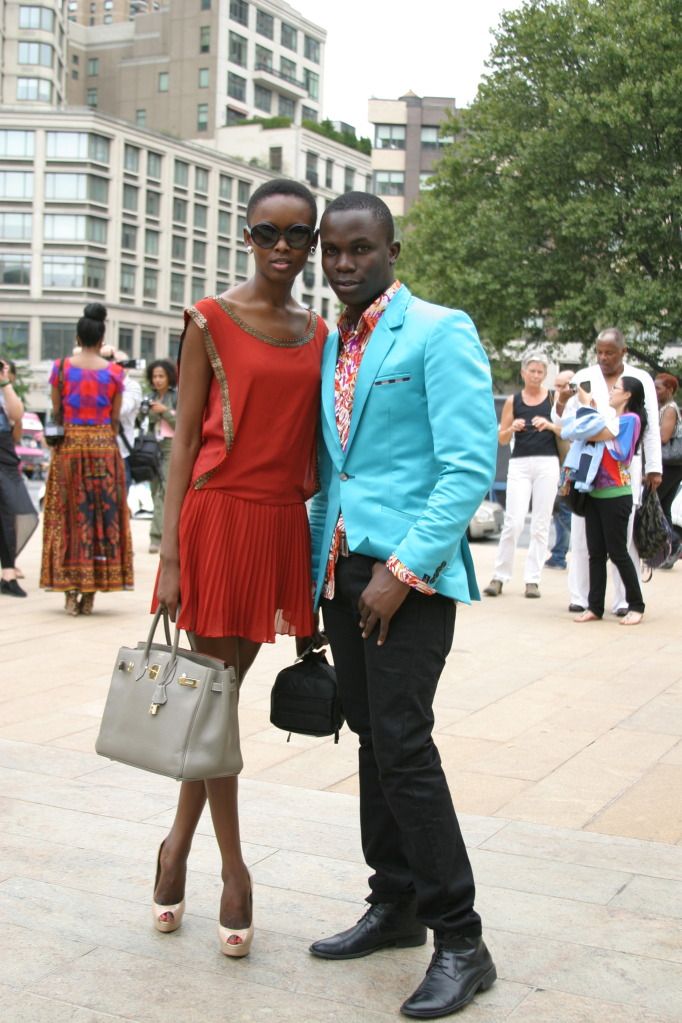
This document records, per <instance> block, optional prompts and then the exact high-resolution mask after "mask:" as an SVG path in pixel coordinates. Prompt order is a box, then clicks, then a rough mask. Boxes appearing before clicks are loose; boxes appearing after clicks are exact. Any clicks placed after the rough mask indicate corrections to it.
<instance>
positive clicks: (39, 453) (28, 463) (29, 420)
mask: <svg viewBox="0 0 682 1023" xmlns="http://www.w3.org/2000/svg"><path fill="white" fill-rule="evenodd" d="M16 452H17V455H18V456H19V458H20V460H21V466H20V468H21V469H22V471H23V472H24V474H25V475H26V476H29V477H30V478H31V479H42V478H43V476H44V474H45V473H46V472H47V467H48V465H49V462H50V452H49V449H48V448H47V446H46V445H45V434H44V432H43V424H42V423H41V421H40V419H39V417H38V416H37V415H36V414H35V412H24V414H23V416H22V418H21V440H20V441H19V443H18V444H17V445H16Z"/></svg>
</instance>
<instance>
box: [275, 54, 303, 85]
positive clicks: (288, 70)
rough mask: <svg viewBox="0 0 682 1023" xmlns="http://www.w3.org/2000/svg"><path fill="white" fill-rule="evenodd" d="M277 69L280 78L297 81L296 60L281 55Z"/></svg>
mask: <svg viewBox="0 0 682 1023" xmlns="http://www.w3.org/2000/svg"><path fill="white" fill-rule="evenodd" d="M279 70H280V72H281V74H282V78H284V79H286V81H288V82H297V81H298V79H297V78H296V73H297V68H296V62H295V61H293V60H289V58H288V57H282V58H281V59H280V62H279Z"/></svg>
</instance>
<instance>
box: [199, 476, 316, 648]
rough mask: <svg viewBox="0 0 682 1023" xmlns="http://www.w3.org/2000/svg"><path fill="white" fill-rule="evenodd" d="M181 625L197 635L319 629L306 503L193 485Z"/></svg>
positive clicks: (264, 638) (256, 636) (261, 636)
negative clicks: (263, 501)
mask: <svg viewBox="0 0 682 1023" xmlns="http://www.w3.org/2000/svg"><path fill="white" fill-rule="evenodd" d="M180 599H181V613H180V617H179V626H180V628H182V629H186V630H188V631H190V632H194V633H196V634H197V635H199V636H240V637H243V638H244V639H250V640H252V641H253V642H256V643H273V642H274V640H275V636H276V635H277V634H279V635H285V636H310V635H311V634H312V631H313V610H312V578H311V563H310V530H309V527H308V516H307V513H306V509H305V505H304V504H303V503H302V502H301V503H296V504H286V505H269V504H260V503H257V502H255V501H245V500H242V499H241V498H238V497H234V496H233V495H231V494H229V493H227V492H226V491H224V490H219V489H205V490H189V491H188V493H187V495H186V497H185V501H184V504H183V507H182V513H181V516H180Z"/></svg>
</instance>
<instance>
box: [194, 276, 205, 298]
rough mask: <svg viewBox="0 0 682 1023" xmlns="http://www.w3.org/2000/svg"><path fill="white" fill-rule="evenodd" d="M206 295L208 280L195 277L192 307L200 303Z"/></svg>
mask: <svg viewBox="0 0 682 1023" xmlns="http://www.w3.org/2000/svg"><path fill="white" fill-rule="evenodd" d="M205 294H206V280H205V278H204V277H193V278H192V294H191V301H192V305H194V303H195V302H200V301H201V299H202V298H203V297H204V295H205Z"/></svg>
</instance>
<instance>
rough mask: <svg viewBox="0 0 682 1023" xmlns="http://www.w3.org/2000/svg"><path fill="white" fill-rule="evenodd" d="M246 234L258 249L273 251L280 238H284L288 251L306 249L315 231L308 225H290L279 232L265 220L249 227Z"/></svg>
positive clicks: (310, 243) (311, 241)
mask: <svg viewBox="0 0 682 1023" xmlns="http://www.w3.org/2000/svg"><path fill="white" fill-rule="evenodd" d="M248 232H249V235H250V236H251V241H252V242H253V243H254V245H257V246H258V248H259V249H274V247H275V245H276V244H277V242H278V241H279V240H280V238H284V240H285V242H286V243H287V245H288V246H289V248H290V249H307V248H308V246H309V245H312V243H313V238H314V237H315V231H314V230H313V228H312V227H310V225H309V224H292V225H291V226H290V227H286V228H285V229H284V230H283V231H280V229H279V228H278V227H275V225H274V224H271V223H270V222H269V221H267V220H264V221H263V222H262V223H260V224H254V225H253V227H249V228H248Z"/></svg>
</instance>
